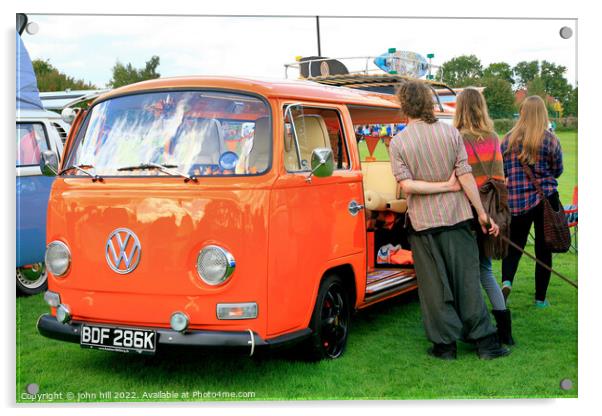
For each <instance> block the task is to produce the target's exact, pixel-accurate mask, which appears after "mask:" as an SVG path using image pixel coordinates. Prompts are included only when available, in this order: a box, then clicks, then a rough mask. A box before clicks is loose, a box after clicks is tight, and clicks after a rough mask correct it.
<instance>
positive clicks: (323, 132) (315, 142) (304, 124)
mask: <svg viewBox="0 0 602 416" xmlns="http://www.w3.org/2000/svg"><path fill="white" fill-rule="evenodd" d="M295 129H296V132H297V137H298V138H299V153H300V154H301V163H302V166H298V165H299V163H298V161H297V152H296V149H295V140H294V137H293V135H292V132H291V134H287V131H286V130H285V132H284V136H285V137H284V161H285V166H286V168H287V170H289V171H297V170H309V169H311V153H312V152H313V150H314V149H316V148H318V147H327V148H330V138H329V136H328V129H327V128H326V123H325V122H324V119H323V118H322V117H321V116H319V115H317V114H308V115H304V116H300V117H296V118H295Z"/></svg>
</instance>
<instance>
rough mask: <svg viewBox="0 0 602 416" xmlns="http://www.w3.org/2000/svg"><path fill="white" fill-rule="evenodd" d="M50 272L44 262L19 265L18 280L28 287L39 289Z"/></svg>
mask: <svg viewBox="0 0 602 416" xmlns="http://www.w3.org/2000/svg"><path fill="white" fill-rule="evenodd" d="M47 278H48V274H47V273H46V266H45V265H44V263H35V264H32V265H29V266H24V267H17V280H18V281H19V283H21V285H23V286H24V287H26V288H28V289H37V288H39V287H40V286H42V285H43V284H44V283H45V282H46V279H47Z"/></svg>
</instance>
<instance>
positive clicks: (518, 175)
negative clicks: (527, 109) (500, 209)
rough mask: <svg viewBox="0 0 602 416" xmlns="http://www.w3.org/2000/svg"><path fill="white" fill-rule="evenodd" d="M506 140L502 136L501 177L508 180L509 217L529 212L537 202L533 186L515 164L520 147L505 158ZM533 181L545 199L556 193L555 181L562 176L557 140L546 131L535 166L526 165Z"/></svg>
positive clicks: (558, 142)
mask: <svg viewBox="0 0 602 416" xmlns="http://www.w3.org/2000/svg"><path fill="white" fill-rule="evenodd" d="M509 138H510V136H509V135H506V137H504V141H503V142H502V154H503V155H504V173H505V175H506V178H507V180H508V182H507V184H508V205H509V206H510V212H511V213H512V215H520V214H524V213H525V212H527V211H529V210H530V209H531V208H533V207H535V206H536V205H537V204H539V202H540V198H539V195H537V190H536V189H535V185H533V183H532V182H531V181H530V180H529V178H528V177H527V174H526V173H525V171H524V169H523V166H522V165H521V163H520V161H519V160H518V157H517V156H518V153H520V151H521V150H522V144H519V145H518V152H512V153H508V154H506V152H507V151H508V141H509ZM529 167H530V168H531V170H532V171H533V175H534V176H535V179H536V180H537V181H538V182H539V184H540V186H541V188H542V190H543V193H544V194H545V196H550V195H552V194H553V193H554V192H558V182H557V181H556V178H558V177H559V176H560V175H561V174H562V170H563V167H562V148H561V147H560V141H559V140H558V138H557V137H556V136H555V135H554V134H552V133H550V132H549V131H547V130H546V132H545V133H544V139H543V143H542V146H541V148H540V149H539V153H538V157H537V162H536V163H535V164H534V165H529Z"/></svg>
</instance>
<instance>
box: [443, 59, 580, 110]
mask: <svg viewBox="0 0 602 416" xmlns="http://www.w3.org/2000/svg"><path fill="white" fill-rule="evenodd" d="M565 73H566V67H564V66H562V65H557V64H554V63H552V62H548V61H545V60H544V61H541V62H540V61H522V62H519V63H517V64H516V65H515V66H514V67H512V66H511V65H509V64H508V63H506V62H495V63H492V64H490V65H489V66H487V67H483V65H482V64H481V61H480V60H479V58H477V57H476V56H475V55H462V56H458V57H455V58H453V59H450V60H449V61H446V62H445V63H443V65H441V67H440V69H439V72H438V73H437V78H439V79H441V80H442V81H443V82H445V83H446V84H447V85H449V86H450V87H454V88H462V87H468V86H475V87H483V88H484V90H483V95H484V96H485V99H486V100H487V105H488V107H489V112H490V113H491V117H492V118H511V117H512V116H513V114H515V113H516V112H517V111H518V103H516V99H515V92H516V91H517V90H525V91H526V94H527V95H539V96H540V97H542V98H543V99H544V100H545V101H546V103H548V111H549V112H550V114H551V115H552V116H577V94H578V91H577V88H573V86H571V84H569V82H568V81H567V79H566V78H565ZM548 97H552V98H554V99H555V100H557V102H558V104H556V105H554V104H553V103H552V102H550V101H551V100H548Z"/></svg>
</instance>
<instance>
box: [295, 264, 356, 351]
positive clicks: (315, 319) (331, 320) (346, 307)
mask: <svg viewBox="0 0 602 416" xmlns="http://www.w3.org/2000/svg"><path fill="white" fill-rule="evenodd" d="M350 306H351V305H350V296H349V291H348V290H347V287H346V286H345V285H344V284H343V281H342V280H341V278H340V277H338V276H336V275H330V276H328V277H326V279H324V280H323V281H322V283H321V284H320V290H319V291H318V298H317V299H316V305H315V306H314V311H313V313H312V317H311V321H310V329H311V330H312V335H311V337H310V338H309V339H308V342H307V349H306V352H307V358H308V359H309V360H311V361H318V360H322V359H325V358H326V359H334V358H338V357H340V356H341V355H342V354H343V352H344V351H345V346H346V345H347V336H348V334H349V321H350V317H351V307H350Z"/></svg>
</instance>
